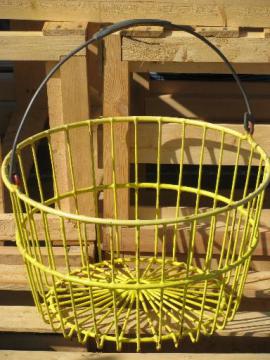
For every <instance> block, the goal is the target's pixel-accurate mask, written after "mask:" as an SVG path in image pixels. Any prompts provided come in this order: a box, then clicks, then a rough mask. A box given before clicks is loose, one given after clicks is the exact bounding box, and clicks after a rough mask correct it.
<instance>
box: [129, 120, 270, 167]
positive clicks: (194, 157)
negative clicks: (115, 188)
mask: <svg viewBox="0 0 270 360" xmlns="http://www.w3.org/2000/svg"><path fill="white" fill-rule="evenodd" d="M223 125H224V126H226V127H229V128H231V129H234V130H236V131H239V132H241V133H242V132H243V131H244V129H243V125H242V124H223ZM269 131H270V125H266V124H256V126H255V133H254V139H255V141H257V143H258V144H260V145H261V146H262V147H263V149H264V150H265V151H266V153H270V143H269V141H268V136H267V135H266V134H268V133H269ZM157 132H158V127H157V125H156V124H139V125H138V159H139V163H150V164H151V163H152V164H153V163H156V161H157ZM178 134H179V135H178ZM180 134H181V125H178V124H163V125H162V139H161V163H162V164H179V159H180V145H181V142H180V136H181V135H180ZM201 138H202V130H201V129H200V128H195V127H192V128H189V129H188V130H187V131H186V141H185V151H184V163H188V164H198V163H199V159H200V149H201ZM225 143H226V151H224V157H223V165H232V164H234V163H235V149H236V148H235V138H234V137H233V136H229V135H228V136H226V138H225ZM219 146H220V141H219V133H218V132H216V131H214V130H213V131H212V130H209V131H208V132H207V140H206V143H205V153H204V160H203V163H204V164H217V162H218V159H219ZM247 149H248V148H247ZM130 152H131V153H130V161H131V162H132V161H134V131H133V129H131V132H130ZM247 154H248V153H247V152H246V151H245V150H244V148H243V151H241V154H240V158H239V163H238V164H239V165H247V163H248V156H247Z"/></svg>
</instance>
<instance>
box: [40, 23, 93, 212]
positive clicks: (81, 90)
mask: <svg viewBox="0 0 270 360" xmlns="http://www.w3.org/2000/svg"><path fill="white" fill-rule="evenodd" d="M70 27H71V29H70V30H69V23H66V24H65V26H62V27H59V24H58V23H53V24H46V25H45V26H44V28H45V30H44V34H45V35H46V36H47V37H48V38H52V39H53V38H54V37H55V36H57V34H60V33H61V34H62V35H60V36H61V37H64V36H65V34H66V33H69V31H71V32H72V31H73V28H74V25H72V24H71V25H70ZM77 27H78V28H79V29H80V33H81V34H82V32H83V33H84V36H83V39H85V37H86V34H87V24H86V23H84V24H78V25H77ZM77 27H76V29H77ZM48 29H49V31H48ZM55 33H56V35H55ZM52 65H53V64H47V70H49V68H50V67H51V66H52ZM47 92H48V102H49V114H50V126H51V127H54V126H57V125H61V124H68V123H71V122H76V121H80V120H86V119H88V118H89V115H90V104H89V90H88V82H87V58H86V56H76V57H73V58H71V59H70V60H69V61H68V62H67V63H65V64H64V65H63V66H62V67H61V69H60V72H59V73H58V74H55V76H54V77H53V79H51V81H50V82H49V83H48V87H47ZM51 140H52V148H53V152H54V156H55V158H54V164H55V171H56V178H57V182H58V187H59V191H60V193H63V192H65V191H68V190H71V188H72V177H71V167H70V166H71V165H70V161H69V156H68V148H67V138H66V134H64V133H60V134H56V135H55V136H53V137H52V138H51ZM69 141H70V151H71V157H72V162H73V171H74V181H75V187H76V188H77V189H79V188H83V187H87V186H89V185H91V184H92V183H93V179H92V168H91V166H92V165H91V157H90V141H89V132H88V128H87V127H84V128H80V129H73V130H71V131H70V132H69ZM82 173H83V176H82ZM63 175H64V176H63ZM77 200H78V211H79V213H80V214H85V215H94V213H95V212H94V199H93V196H92V195H91V194H84V195H81V196H80V197H78V199H77ZM75 207H76V206H75V201H74V199H66V200H64V201H63V202H61V208H62V209H64V210H66V211H75Z"/></svg>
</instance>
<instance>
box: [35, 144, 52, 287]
mask: <svg viewBox="0 0 270 360" xmlns="http://www.w3.org/2000/svg"><path fill="white" fill-rule="evenodd" d="M31 151H32V157H33V162H34V168H35V173H36V178H37V183H38V189H39V195H40V200H41V203H44V194H43V188H42V182H41V177H40V171H39V165H38V161H37V155H36V149H35V145H34V144H31ZM41 214H42V218H43V221H44V212H43V211H41ZM33 220H34V219H33ZM33 222H34V233H35V239H36V240H37V241H36V247H37V249H38V252H39V256H40V261H41V262H42V263H43V257H42V253H41V251H40V246H39V243H38V236H37V230H36V226H35V221H33ZM45 236H46V231H45ZM48 251H49V249H48ZM48 257H49V253H48ZM44 277H45V279H46V282H47V284H48V280H47V274H46V273H44Z"/></svg>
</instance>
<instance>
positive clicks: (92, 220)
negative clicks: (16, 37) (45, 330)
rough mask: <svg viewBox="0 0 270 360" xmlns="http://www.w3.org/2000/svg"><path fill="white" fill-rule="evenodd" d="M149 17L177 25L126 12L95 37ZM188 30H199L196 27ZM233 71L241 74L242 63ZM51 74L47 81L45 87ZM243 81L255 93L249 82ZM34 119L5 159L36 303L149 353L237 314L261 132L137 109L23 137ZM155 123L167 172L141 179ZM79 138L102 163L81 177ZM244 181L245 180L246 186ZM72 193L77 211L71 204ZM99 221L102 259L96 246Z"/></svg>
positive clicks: (51, 314)
mask: <svg viewBox="0 0 270 360" xmlns="http://www.w3.org/2000/svg"><path fill="white" fill-rule="evenodd" d="M151 21H152V22H151ZM149 23H151V24H154V25H156V24H159V23H161V24H162V25H163V26H166V27H169V28H171V27H173V26H176V25H172V24H170V23H167V22H164V21H162V22H160V21H159V22H158V21H155V20H148V21H146V20H144V21H138V20H137V21H130V22H123V23H120V24H118V26H116V25H113V28H112V27H109V28H106V29H105V30H103V32H101V33H99V35H96V36H95V37H94V38H93V39H92V40H91V39H90V40H88V41H87V42H86V43H85V44H83V46H86V45H87V44H89V43H91V41H92V42H93V41H94V40H97V39H99V38H102V37H104V36H105V35H107V34H109V33H111V32H113V31H116V30H117V29H119V28H120V29H121V28H123V27H127V26H131V25H138V24H149ZM168 24H169V25H168ZM176 28H177V29H179V28H180V30H185V31H188V32H190V33H191V34H194V32H193V30H190V29H187V28H186V27H180V26H177V27H176ZM106 31H107V32H106ZM195 34H196V33H195ZM197 35H198V34H197ZM199 37H200V36H199ZM80 48H81V47H80ZM76 51H79V50H78V49H76ZM74 53H75V51H74V52H73V53H72V54H71V55H73V54H74ZM71 55H70V56H71ZM70 56H67V57H66V58H65V60H64V61H66V60H67V59H68V58H69V57H70ZM223 56H224V55H223ZM225 59H226V58H225ZM64 61H63V60H62V62H60V63H59V64H58V65H57V66H58V67H59V66H61V64H62V63H63V62H64ZM225 62H226V61H225ZM57 66H56V67H55V68H54V71H56V70H57V69H58V67H57ZM233 71H234V70H233ZM233 74H234V75H235V76H236V77H237V75H236V74H235V72H233ZM51 75H52V73H50V74H49V76H47V78H46V79H45V80H44V81H43V83H42V84H41V86H40V88H39V89H38V90H37V92H36V95H37V94H38V92H39V90H40V89H41V87H42V86H43V85H44V84H46V82H47V81H48V79H49V78H50V76H51ZM237 79H238V78H237ZM238 84H240V80H239V79H238ZM240 86H241V84H240ZM241 91H242V93H243V94H244V95H245V92H244V90H243V88H242V87H241ZM33 99H35V95H34V98H33ZM245 99H246V98H245ZM32 102H33V101H32ZM32 102H31V103H30V105H29V107H28V109H27V111H26V114H25V116H24V118H23V121H22V124H23V123H24V119H25V118H26V116H27V114H28V111H29V109H30V107H31V105H32ZM249 110H250V109H249ZM248 115H249V116H246V118H247V119H246V120H247V121H246V126H247V129H248V130H249V131H250V132H252V123H251V112H250V111H248ZM22 124H21V127H20V128H19V130H18V133H17V136H16V139H15V141H14V146H13V151H12V152H11V153H10V154H9V155H7V157H6V158H5V160H4V162H3V165H2V177H3V181H4V183H5V185H6V186H7V188H8V189H9V192H10V196H11V200H12V206H13V211H14V216H15V219H16V225H17V232H16V242H17V246H18V248H19V250H20V252H21V254H22V256H23V258H24V261H25V264H26V268H27V272H28V277H29V283H30V286H31V290H32V294H33V298H34V301H35V304H36V307H37V309H38V310H39V312H40V313H41V315H42V317H43V319H44V321H46V322H48V323H50V324H51V326H52V328H53V329H54V330H57V331H59V330H60V331H61V332H62V333H63V335H64V336H65V337H66V338H71V337H72V336H74V335H75V334H76V335H77V338H78V340H79V341H80V342H81V343H85V342H86V341H87V340H88V339H89V338H94V339H95V341H96V343H97V346H98V347H99V348H102V346H103V344H104V342H105V341H112V342H115V344H116V349H117V350H121V349H122V345H123V344H124V343H135V344H136V348H137V351H139V350H140V349H141V345H142V343H149V342H150V343H151V342H152V343H155V344H156V348H157V349H160V347H161V343H162V341H164V340H169V339H171V340H172V341H173V342H174V344H175V346H178V344H179V341H181V339H182V338H183V337H185V336H189V337H190V339H191V340H192V341H193V342H196V341H198V339H199V337H200V334H204V335H211V334H212V333H213V332H214V331H216V329H223V328H224V326H225V325H226V324H227V322H228V321H229V320H231V319H233V317H234V315H235V312H236V310H237V308H238V306H239V303H240V300H241V296H242V293H243V288H244V284H245V279H246V276H247V273H248V268H249V264H250V260H251V254H252V252H253V250H254V248H255V247H256V244H257V242H258V237H259V233H258V224H259V219H260V213H261V209H262V203H263V196H264V190H265V188H266V186H267V184H268V183H269V179H270V163H269V159H268V157H267V155H266V153H265V152H264V151H263V149H262V148H261V147H260V146H259V145H258V144H257V143H256V142H255V141H254V140H253V138H252V136H251V134H249V133H248V132H245V133H243V134H241V133H239V132H237V131H234V130H232V129H229V128H226V127H223V126H220V125H214V124H210V123H208V122H204V121H197V120H190V119H183V118H169V117H150V116H136V117H134V116H133V117H132V116H130V117H111V118H100V119H94V120H86V121H81V122H77V123H73V124H68V125H65V126H60V127H57V128H53V129H49V130H46V131H43V132H41V133H39V134H36V135H34V136H32V137H30V138H28V139H26V140H24V141H22V142H20V143H18V138H19V133H20V131H21V128H22ZM119 124H128V125H129V134H130V143H131V144H132V146H131V149H130V152H131V154H130V159H131V167H132V171H131V172H132V173H133V175H132V176H131V177H130V180H129V181H128V182H125V183H121V182H119V181H118V177H119V176H118V173H117V171H116V169H117V164H118V162H119V158H118V156H117V154H116V151H115V148H116V143H117V142H118V141H120V142H124V141H125V139H121V136H122V135H121V133H118V132H117V127H118V126H119ZM102 128H103V129H105V128H107V130H109V131H107V132H106V133H109V134H110V136H109V138H107V139H106V141H108V143H109V144H110V146H109V150H108V151H109V155H108V154H107V158H108V157H109V158H110V159H111V160H110V166H111V168H112V177H111V179H110V181H107V182H105V181H103V183H101V184H100V182H99V181H98V174H97V163H96V156H95V153H96V148H95V146H94V144H95V141H96V138H95V134H96V132H97V129H99V131H100V129H102ZM146 128H148V129H151V134H153V137H154V139H155V146H153V147H152V149H151V152H152V155H153V154H154V155H153V156H152V158H154V160H155V169H156V172H155V179H154V180H153V179H152V181H150V180H149V181H147V179H146V180H145V179H143V180H141V176H140V166H139V165H140V163H141V162H143V156H144V149H143V148H142V142H143V141H142V137H143V134H144V129H146ZM168 128H171V129H173V132H174V134H177V135H176V136H175V139H177V144H173V145H172V146H171V151H172V157H173V158H175V159H177V160H175V159H174V160H173V162H174V163H175V164H176V165H177V181H171V182H168V181H166V179H165V180H164V176H163V172H162V163H163V162H164V156H165V153H166V152H168V147H166V136H165V135H166V134H165V132H166V129H168ZM194 134H197V136H196V138H195V137H194ZM78 137H79V138H80V137H87V139H88V140H87V142H88V144H89V154H88V155H89V156H88V159H89V164H90V165H89V164H88V165H89V168H90V169H91V178H90V180H89V181H88V183H83V182H82V181H81V178H83V174H84V173H83V169H81V172H80V173H79V174H78V173H77V172H76V171H78V170H76V169H78V164H76V159H75V156H74V154H75V153H76V141H73V140H74V138H78ZM56 140H57V141H59V140H60V141H62V143H64V144H65V159H66V165H67V168H68V175H67V180H68V181H67V183H68V186H67V188H66V189H62V188H61V186H60V185H59V184H60V182H61V177H63V176H64V175H63V174H62V173H61V172H59V169H56V166H55V163H56V159H57V157H58V156H59V153H58V149H57V148H56V147H55V146H54V144H55V143H56ZM168 141H169V140H168ZM39 144H42V147H43V148H46V151H47V156H48V159H49V160H48V165H50V172H51V174H52V182H53V186H52V188H51V189H50V191H48V189H47V186H46V184H45V182H44V178H43V177H42V176H41V170H42V167H43V161H44V159H42V157H41V156H38V145H39ZM173 148H175V151H174V150H173ZM195 148H196V149H195ZM176 152H177V154H176ZM191 152H194V154H195V153H196V154H197V155H196V156H197V160H198V162H197V167H196V169H197V173H196V175H195V176H196V183H195V184H194V181H193V182H192V181H191V180H190V179H187V177H186V174H185V171H186V168H185V165H184V164H185V163H187V161H188V159H189V157H190V153H191ZM194 156H195V155H194ZM209 157H210V159H213V158H215V159H216V165H215V169H216V172H215V176H214V177H213V179H212V182H213V183H214V186H213V188H211V189H209V187H208V186H207V183H208V182H207V181H205V179H207V178H208V177H209V174H208V168H207V166H205V165H206V164H208V163H209V161H208V160H207V159H209ZM30 158H31V160H32V163H33V170H32V175H31V177H29V176H27V171H28V170H27V167H28V164H29V159H30ZM228 158H229V159H230V163H231V164H233V165H232V169H233V170H232V177H231V181H228V183H227V184H226V185H227V186H226V187H227V189H226V190H227V191H226V192H224V191H223V192H222V191H221V188H222V186H221V182H222V177H223V172H224V171H225V170H226V165H227V164H228ZM15 160H16V163H15ZM16 164H17V166H16V168H15V165H16ZM88 165H87V166H88ZM105 165H106V164H105ZM242 165H245V166H244V167H243V166H242ZM243 169H244V177H243ZM253 169H255V170H256V171H255V176H254V171H253ZM19 177H20V178H21V183H20V184H19V182H18V178H19ZM79 179H80V181H79ZM241 179H242V183H243V184H244V185H243V187H242V190H240V189H239V186H238V185H239V182H240V180H241ZM193 180H194V179H193ZM82 184H83V185H82ZM121 192H126V193H129V195H130V198H132V199H133V212H132V213H131V214H130V217H129V218H126V219H122V218H120V217H119V216H118V214H119V208H120V206H121V204H120V202H119V201H118V197H119V194H120V193H121ZM149 193H151V194H152V195H151V196H152V197H154V203H155V206H154V212H153V215H151V216H150V217H148V218H147V217H145V216H144V214H143V212H142V207H141V206H140V204H141V201H142V198H143V197H144V196H146V195H145V194H149ZM169 193H170V194H172V196H173V199H175V200H174V206H173V215H170V216H169V217H168V216H166V214H164V212H163V209H162V208H161V205H160V199H161V194H165V196H166V194H169ZM102 194H103V195H104V196H107V195H106V194H110V196H111V198H112V199H113V204H112V208H113V215H112V217H111V218H106V217H102V209H100V206H99V202H100V198H101V197H102V196H101V195H102ZM153 194H154V195H153ZM186 199H189V201H190V202H191V201H193V203H194V206H193V208H192V210H191V211H190V210H189V213H188V214H185V208H183V204H185V201H186ZM82 200H83V201H84V204H85V203H87V201H89V204H90V203H91V204H94V208H93V210H92V212H91V210H90V209H89V212H88V213H83V212H82V211H81V210H80V203H81V201H82ZM67 203H68V204H69V205H70V210H69V211H66V210H65V209H66V206H67ZM204 204H207V207H205V206H204ZM89 207H90V205H89ZM89 214H90V215H89ZM52 220H53V221H52ZM93 229H94V230H95V238H96V242H95V250H96V256H95V257H94V258H93V257H92V256H90V255H89V246H90V244H91V240H92V236H93ZM55 232H57V233H59V239H58V240H59V242H60V243H61V245H62V249H63V252H64V265H63V263H62V264H60V265H59V264H58V262H57V259H56V247H55V246H53V241H52V237H53V233H55ZM70 232H72V233H73V245H76V246H77V248H79V250H80V252H79V253H78V258H77V261H76V263H75V264H74V262H73V260H72V258H71V252H70V244H69V235H70ZM74 234H75V236H74ZM127 244H128V245H127ZM127 250H128V251H127ZM198 254H199V255H200V256H199V257H198Z"/></svg>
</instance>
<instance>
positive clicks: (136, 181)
mask: <svg viewBox="0 0 270 360" xmlns="http://www.w3.org/2000/svg"><path fill="white" fill-rule="evenodd" d="M137 121H138V120H137V117H135V118H134V145H135V148H134V160H135V164H134V166H135V169H134V173H135V220H138V200H139V199H138V181H139V179H138V126H137Z"/></svg>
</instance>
